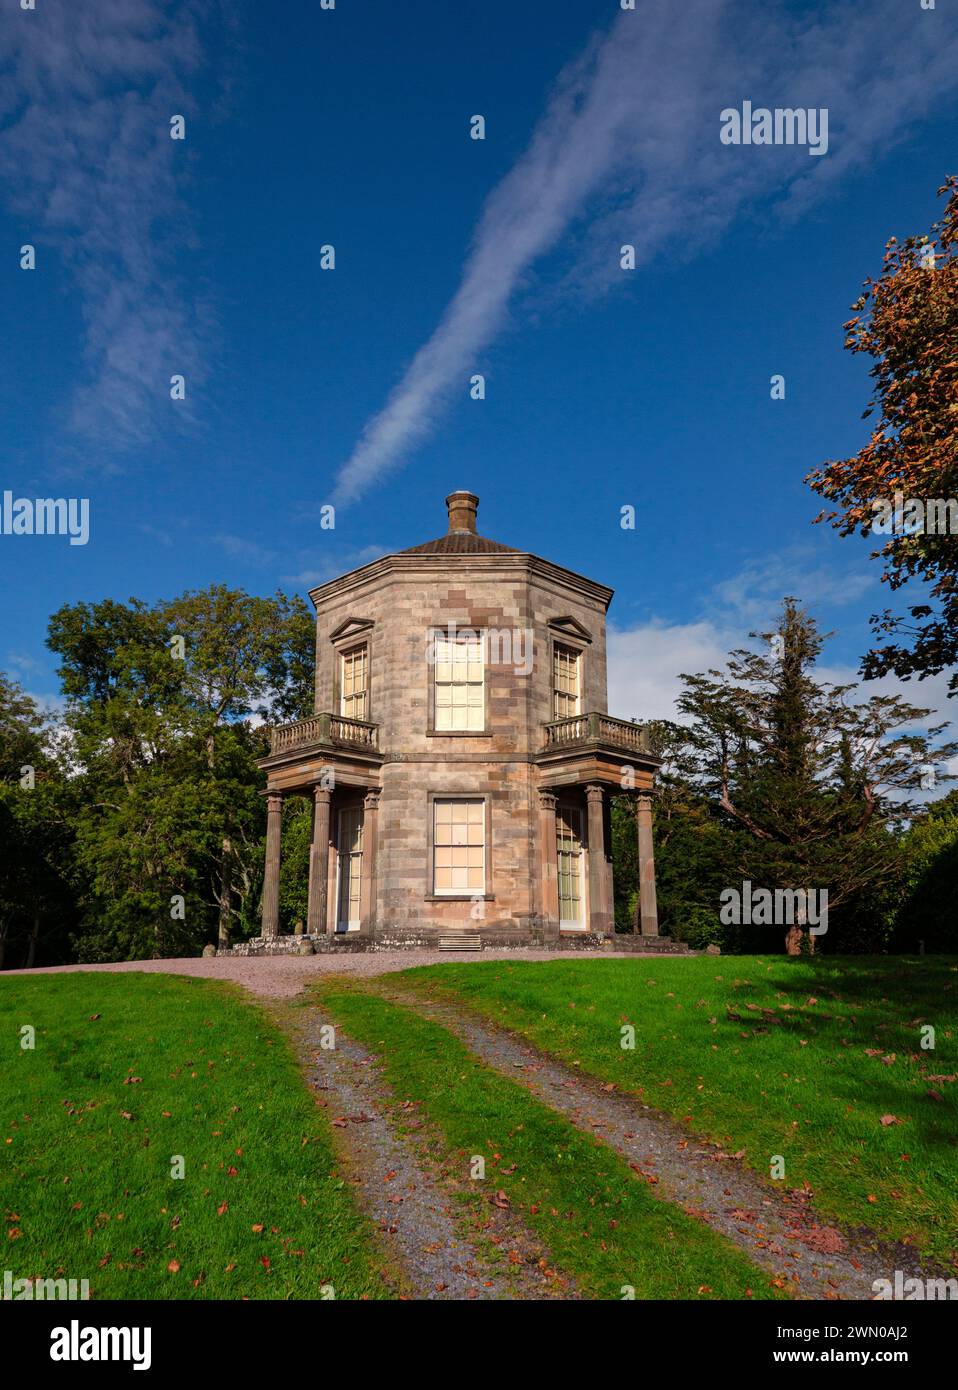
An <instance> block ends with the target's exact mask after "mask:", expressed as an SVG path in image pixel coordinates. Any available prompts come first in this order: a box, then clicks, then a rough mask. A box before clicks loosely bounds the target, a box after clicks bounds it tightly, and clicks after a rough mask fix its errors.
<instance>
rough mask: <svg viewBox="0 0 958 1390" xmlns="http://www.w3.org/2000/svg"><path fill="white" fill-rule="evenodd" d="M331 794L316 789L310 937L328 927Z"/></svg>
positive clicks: (308, 912)
mask: <svg viewBox="0 0 958 1390" xmlns="http://www.w3.org/2000/svg"><path fill="white" fill-rule="evenodd" d="M330 795H331V794H330V792H329V789H328V788H327V787H314V788H313V842H312V844H311V845H310V847H309V898H308V902H307V907H306V931H307V933H308V934H309V935H310V936H319V935H321V934H322V933H323V932H325V930H326V897H327V893H328V889H329V802H330Z"/></svg>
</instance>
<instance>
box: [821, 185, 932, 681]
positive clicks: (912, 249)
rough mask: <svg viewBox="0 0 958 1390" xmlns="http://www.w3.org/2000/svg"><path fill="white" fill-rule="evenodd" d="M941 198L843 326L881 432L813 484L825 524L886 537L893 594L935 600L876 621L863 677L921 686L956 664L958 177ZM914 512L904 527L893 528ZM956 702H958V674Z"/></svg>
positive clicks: (887, 577)
mask: <svg viewBox="0 0 958 1390" xmlns="http://www.w3.org/2000/svg"><path fill="white" fill-rule="evenodd" d="M938 192H939V194H945V193H947V194H948V202H947V205H946V207H945V212H944V216H943V217H942V219H941V221H940V222H938V223H936V224H935V225H934V226H933V227H932V231H931V235H930V236H912V237H908V238H907V239H906V240H905V241H904V242H899V241H898V240H897V239H896V238H895V237H892V239H891V240H890V241H889V242H888V244H887V246H886V249H885V258H884V265H883V270H882V275H881V277H880V279H878V280H872V279H871V278H869V279H868V280H866V281H865V285H864V291H863V293H862V296H861V298H860V299H859V300H858V302H857V303H856V304H854V305H853V306H852V308H853V309H854V310H855V311H856V316H855V318H853V319H851V320H849V322H848V323H847V324H846V325H845V329H846V332H847V334H848V336H847V338H846V340H845V347H846V348H847V349H848V350H849V351H850V352H866V353H868V354H869V355H870V356H871V357H873V358H874V359H875V365H874V366H873V367H872V369H871V375H872V376H873V377H874V378H875V390H874V394H873V397H872V401H871V404H870V405H869V407H868V409H867V410H866V411H865V413H864V417H863V418H868V416H870V415H872V414H873V413H875V412H876V411H878V412H879V415H880V419H879V421H878V424H877V425H876V426H875V429H874V431H873V433H872V436H871V439H870V440H869V441H868V443H867V444H866V445H865V447H864V448H863V449H860V450H859V452H858V453H857V454H855V455H854V457H852V458H848V459H841V460H838V461H836V462H831V463H827V464H826V465H825V466H824V467H823V468H820V469H816V470H815V471H814V472H812V473H811V474H809V476H808V478H807V479H806V481H807V482H808V483H809V484H810V485H811V487H812V488H813V489H814V491H815V492H817V493H818V494H819V495H820V496H821V497H824V498H827V499H828V501H829V502H832V503H835V504H837V506H836V510H834V511H822V513H821V514H820V515H819V516H818V518H817V520H818V521H823V520H824V521H830V522H831V523H832V525H833V526H834V527H835V528H836V529H837V530H838V531H839V532H840V533H841V534H842V535H843V536H848V535H852V534H853V533H854V532H856V531H860V532H861V533H862V535H868V534H873V535H875V534H884V535H885V536H886V537H887V539H885V542H884V544H883V545H882V547H881V548H880V549H878V550H875V551H873V552H872V558H873V559H881V560H882V561H883V564H884V569H883V572H882V580H883V582H885V583H887V584H888V585H889V586H890V588H891V589H893V590H895V589H900V588H901V587H902V586H903V585H905V584H907V583H908V581H909V580H918V581H921V582H924V583H926V584H928V585H930V590H929V592H928V594H927V600H928V601H926V602H922V603H917V604H914V605H912V606H910V607H908V608H907V610H906V612H905V613H904V614H902V613H897V614H896V613H893V612H892V611H891V610H890V609H886V610H885V611H884V612H883V613H881V614H879V615H877V616H875V617H873V618H872V620H871V622H872V627H873V629H874V631H875V634H876V637H878V639H879V641H880V642H881V643H882V644H881V645H879V646H876V647H874V648H872V650H871V651H869V652H868V654H867V655H866V656H865V657H864V659H863V662H862V674H863V675H864V676H865V677H866V678H867V679H870V678H873V677H876V676H882V675H885V674H887V673H888V672H894V674H895V675H897V676H900V677H902V678H903V679H905V680H907V679H909V678H910V677H912V676H918V678H919V679H924V678H925V677H926V676H931V675H936V674H937V673H938V672H940V671H944V670H949V669H951V668H956V667H958V526H956V524H955V517H956V515H958V501H955V503H954V506H951V505H950V504H951V502H952V501H954V499H956V498H958V175H952V176H951V177H950V178H949V179H948V180H947V181H946V183H945V184H944V185H943V186H942V187H941V188H940V189H939V190H938ZM908 503H914V506H913V507H911V508H910V509H909V510H908V517H909V519H908V520H907V521H904V523H903V524H897V523H901V522H902V519H903V517H904V516H905V513H906V505H905V504H908ZM879 516H881V517H882V518H883V519H884V521H883V524H879V523H878V521H877V518H878V517H879ZM889 518H894V519H893V520H892V521H891V522H890V524H889ZM892 637H896V638H897V640H895V641H887V640H886V641H884V642H882V639H889V638H892ZM949 693H950V694H952V695H956V694H958V670H955V672H954V674H953V675H952V676H951V680H950V683H949Z"/></svg>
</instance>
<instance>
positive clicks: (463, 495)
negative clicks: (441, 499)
mask: <svg viewBox="0 0 958 1390" xmlns="http://www.w3.org/2000/svg"><path fill="white" fill-rule="evenodd" d="M446 506H447V508H448V509H449V534H450V535H452V534H453V532H454V531H458V532H460V533H461V532H468V533H469V534H470V535H473V536H474V535H475V534H476V512H477V511H478V510H479V498H478V497H477V496H476V494H475V493H474V492H450V494H449V496H448V497H447V498H446Z"/></svg>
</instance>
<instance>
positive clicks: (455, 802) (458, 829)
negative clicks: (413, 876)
mask: <svg viewBox="0 0 958 1390" xmlns="http://www.w3.org/2000/svg"><path fill="white" fill-rule="evenodd" d="M485 891H486V808H485V804H484V802H483V801H482V799H481V798H456V799H453V798H451V797H443V798H442V799H441V800H440V799H437V800H435V801H434V802H433V892H434V893H436V894H450V895H453V896H455V897H466V896H469V895H471V894H473V893H485Z"/></svg>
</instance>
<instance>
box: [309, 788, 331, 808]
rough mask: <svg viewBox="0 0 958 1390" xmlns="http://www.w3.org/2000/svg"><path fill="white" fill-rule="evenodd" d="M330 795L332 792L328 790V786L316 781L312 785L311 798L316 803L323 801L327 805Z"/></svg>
mask: <svg viewBox="0 0 958 1390" xmlns="http://www.w3.org/2000/svg"><path fill="white" fill-rule="evenodd" d="M331 797H332V792H331V791H330V790H329V788H328V787H323V786H320V784H319V783H318V782H317V783H316V785H315V786H314V787H313V800H314V801H315V802H316V803H317V805H319V804H322V803H325V805H327V806H328V805H329V802H330V798H331Z"/></svg>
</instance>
